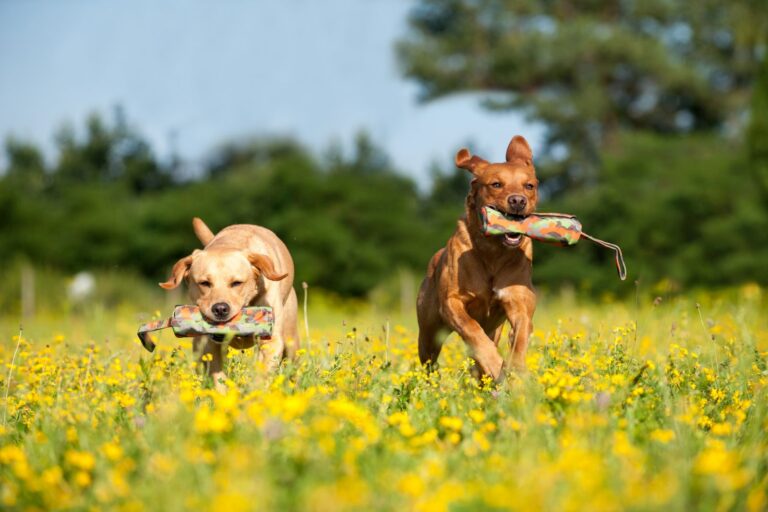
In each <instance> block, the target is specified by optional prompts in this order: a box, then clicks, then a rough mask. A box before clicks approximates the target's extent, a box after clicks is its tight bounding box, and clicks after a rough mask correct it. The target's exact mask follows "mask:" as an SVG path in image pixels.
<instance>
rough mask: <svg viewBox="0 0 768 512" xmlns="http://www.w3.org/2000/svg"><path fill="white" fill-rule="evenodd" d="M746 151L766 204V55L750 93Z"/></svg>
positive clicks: (767, 132)
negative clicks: (750, 104) (749, 116)
mask: <svg viewBox="0 0 768 512" xmlns="http://www.w3.org/2000/svg"><path fill="white" fill-rule="evenodd" d="M747 151H748V156H749V162H750V168H751V169H752V174H753V176H754V178H755V182H756V183H755V184H756V185H757V187H758V190H760V192H761V194H762V198H763V202H764V203H765V205H766V206H768V55H767V56H766V58H765V59H763V64H762V66H761V67H760V73H759V76H758V79H757V82H756V84H755V92H754V94H753V95H752V112H751V122H750V125H749V131H748V132H747Z"/></svg>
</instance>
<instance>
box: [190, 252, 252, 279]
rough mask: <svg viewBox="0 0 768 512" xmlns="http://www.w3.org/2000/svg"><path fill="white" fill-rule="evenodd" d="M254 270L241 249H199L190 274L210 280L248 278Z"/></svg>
mask: <svg viewBox="0 0 768 512" xmlns="http://www.w3.org/2000/svg"><path fill="white" fill-rule="evenodd" d="M252 272H253V269H252V267H251V264H250V262H249V261H248V258H247V257H246V256H245V255H244V254H243V253H242V252H240V251H199V252H197V253H196V254H195V257H194V259H193V260H192V266H191V268H190V274H191V275H192V276H193V277H195V278H206V279H208V280H211V279H215V278H217V277H220V278H224V279H226V278H231V277H238V278H241V280H245V279H247V278H248V277H249V276H250V275H251V274H252Z"/></svg>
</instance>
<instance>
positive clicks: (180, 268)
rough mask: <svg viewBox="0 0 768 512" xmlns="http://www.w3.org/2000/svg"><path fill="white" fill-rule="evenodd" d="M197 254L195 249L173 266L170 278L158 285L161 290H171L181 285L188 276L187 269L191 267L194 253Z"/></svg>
mask: <svg viewBox="0 0 768 512" xmlns="http://www.w3.org/2000/svg"><path fill="white" fill-rule="evenodd" d="M197 252H199V251H198V250H197V249H195V250H194V251H193V252H192V254H190V255H189V256H184V257H183V258H181V259H180V260H179V261H177V262H176V263H175V264H174V265H173V269H172V270H171V277H169V278H168V280H167V281H166V282H164V283H158V284H159V285H160V287H161V288H165V289H166V290H173V289H174V288H176V287H177V286H179V285H180V284H181V282H182V281H183V280H184V279H185V278H186V277H187V276H188V275H189V267H191V266H192V259H193V257H194V255H195V253H197Z"/></svg>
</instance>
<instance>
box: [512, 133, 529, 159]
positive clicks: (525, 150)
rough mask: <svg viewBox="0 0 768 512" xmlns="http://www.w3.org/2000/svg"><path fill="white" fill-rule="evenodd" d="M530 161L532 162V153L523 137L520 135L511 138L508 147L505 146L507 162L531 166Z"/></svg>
mask: <svg viewBox="0 0 768 512" xmlns="http://www.w3.org/2000/svg"><path fill="white" fill-rule="evenodd" d="M531 160H533V152H532V151H531V147H530V146H529V145H528V141H527V140H525V137H523V136H522V135H515V136H514V137H512V140H511V141H509V146H507V162H510V163H511V162H516V161H518V162H522V163H524V164H525V165H531Z"/></svg>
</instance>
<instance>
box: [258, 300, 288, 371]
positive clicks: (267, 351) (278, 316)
mask: <svg viewBox="0 0 768 512" xmlns="http://www.w3.org/2000/svg"><path fill="white" fill-rule="evenodd" d="M275 288H276V289H274V290H270V291H269V292H267V295H266V298H265V301H264V303H263V304H264V305H269V306H272V314H273V315H274V318H275V319H274V324H273V325H272V337H271V338H269V339H265V340H259V363H261V365H262V366H263V367H264V368H265V369H266V370H267V372H268V373H274V372H275V371H276V370H277V368H278V367H279V366H280V361H281V360H282V358H283V353H284V351H285V338H284V336H283V334H284V325H285V320H286V318H285V309H284V308H283V305H282V300H281V297H280V293H279V290H278V289H277V287H275Z"/></svg>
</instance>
